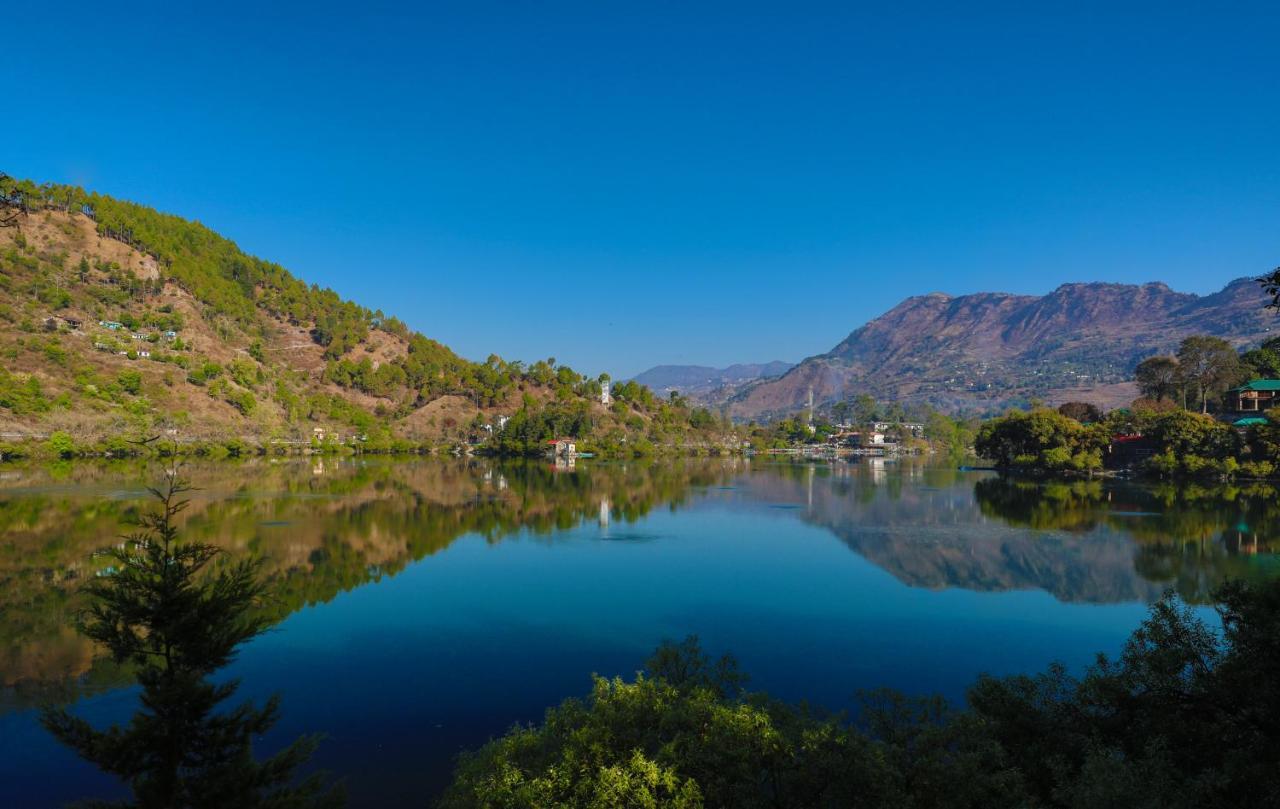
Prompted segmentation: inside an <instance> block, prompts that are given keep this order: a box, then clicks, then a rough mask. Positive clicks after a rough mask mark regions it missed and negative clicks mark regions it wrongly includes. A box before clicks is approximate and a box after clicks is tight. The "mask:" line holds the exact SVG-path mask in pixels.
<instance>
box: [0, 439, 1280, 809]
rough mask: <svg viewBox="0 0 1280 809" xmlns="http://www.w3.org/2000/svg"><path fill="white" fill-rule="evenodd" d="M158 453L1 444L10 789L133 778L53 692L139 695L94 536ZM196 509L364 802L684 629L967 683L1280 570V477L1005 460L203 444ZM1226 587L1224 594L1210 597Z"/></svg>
mask: <svg viewBox="0 0 1280 809" xmlns="http://www.w3.org/2000/svg"><path fill="white" fill-rule="evenodd" d="M161 468H162V467H160V466H159V464H158V462H152V463H151V464H150V465H147V464H144V463H129V464H118V465H117V464H101V465H93V464H76V465H70V464H68V465H61V466H57V467H52V468H28V467H21V466H3V467H0V805H4V806H24V807H42V806H59V805H62V804H63V803H65V802H66V801H69V800H72V799H76V798H85V797H115V796H120V795H121V794H122V793H121V791H120V787H119V786H118V785H116V784H115V782H114V781H112V780H111V779H109V778H106V777H104V776H102V775H101V774H99V773H98V772H97V771H96V770H94V769H93V768H92V767H91V766H90V765H87V764H85V763H83V762H81V761H80V760H79V759H77V758H76V757H75V756H74V755H73V754H72V753H70V752H69V751H67V750H65V749H63V748H61V747H59V746H58V745H57V744H56V743H55V742H53V741H52V740H51V739H50V738H49V737H48V736H47V735H46V734H45V733H44V731H43V730H42V729H41V728H40V726H39V724H38V721H37V718H36V712H35V707H34V706H37V705H39V704H40V703H41V702H42V701H44V700H47V699H51V698H55V697H63V698H72V699H74V700H75V707H74V710H75V711H76V713H78V714H79V715H81V716H84V717H85V718H87V719H89V720H90V721H92V722H94V723H98V724H101V723H105V722H108V721H113V720H114V721H120V720H124V719H127V717H128V716H129V715H130V714H131V713H132V711H133V710H134V708H135V702H136V697H137V692H136V689H134V688H133V687H132V685H131V683H130V681H129V677H128V674H127V673H126V672H123V671H121V670H119V669H118V668H116V667H115V666H114V665H112V664H111V662H110V661H109V660H107V659H104V658H103V657H102V656H101V654H100V653H98V652H97V650H95V649H94V648H93V647H92V646H91V645H90V644H89V643H88V642H87V641H86V640H85V639H83V638H82V637H80V636H79V635H78V634H77V633H76V632H75V630H74V616H75V614H76V610H77V609H78V608H79V606H80V601H79V599H77V597H76V591H77V587H78V585H79V584H80V583H81V582H83V581H86V580H89V579H91V578H92V577H94V576H97V575H109V573H110V571H109V569H108V567H109V561H108V559H107V558H106V557H104V556H102V555H101V554H100V553H97V554H96V553H95V551H100V550H101V549H102V548H104V547H107V546H109V545H111V544H114V543H115V542H116V539H115V538H116V537H117V536H118V535H119V534H121V533H123V532H125V531H127V530H129V524H130V521H131V520H133V519H134V518H136V516H137V515H138V514H139V513H140V512H142V511H143V510H145V509H148V508H150V507H151V503H150V502H149V500H148V497H147V494H146V489H145V487H146V486H147V485H148V484H151V483H154V482H155V481H156V479H157V478H158V476H159V474H160V470H161ZM186 473H187V476H188V477H189V478H190V479H191V480H192V482H193V483H194V484H195V485H196V486H198V487H199V491H197V492H195V493H193V495H192V500H193V502H192V506H191V508H190V509H189V511H188V512H187V513H186V514H185V515H184V519H183V535H184V536H185V537H188V538H194V539H200V540H202V541H206V542H211V543H215V544H217V545H219V546H221V547H223V548H225V549H226V550H227V551H228V552H229V553H230V554H232V555H235V556H256V557H260V558H262V559H263V560H264V565H265V567H264V570H265V571H266V574H267V575H268V576H269V577H270V578H271V579H272V581H273V582H274V583H275V586H276V590H275V592H276V593H277V596H276V598H275V600H274V601H273V604H272V606H271V609H272V615H273V617H274V618H277V619H278V623H277V624H276V625H275V626H274V628H273V629H272V630H271V631H270V632H268V633H267V634H266V635H264V636H261V637H260V638H258V639H256V640H255V641H253V642H252V643H251V644H249V645H248V646H247V647H246V648H245V649H244V650H243V651H242V653H241V654H240V656H239V658H238V659H237V660H236V661H235V662H234V663H233V664H232V666H231V667H230V668H229V670H228V674H229V675H230V676H232V677H237V678H240V680H241V681H242V685H241V691H240V696H241V697H245V698H256V699H261V698H264V697H265V696H267V695H269V694H272V693H275V692H279V693H280V694H281V695H282V696H283V706H282V714H283V715H282V719H281V721H280V723H279V724H278V725H277V727H276V728H275V729H274V730H273V731H272V732H271V733H270V734H269V735H268V736H267V737H266V738H265V739H263V740H262V742H261V744H260V746H259V747H260V750H262V751H269V750H272V749H276V748H278V747H280V746H282V745H283V744H284V743H286V742H287V741H288V740H290V739H292V738H294V737H296V736H298V735H299V734H302V733H312V732H319V733H323V734H325V737H326V738H325V741H324V742H323V743H322V745H321V747H320V749H319V752H318V753H317V755H316V757H315V759H314V760H315V762H316V764H317V766H318V767H320V768H322V769H325V770H328V771H329V772H331V773H333V774H335V775H337V776H339V777H341V778H343V779H345V780H346V782H347V784H348V787H349V790H350V794H351V799H352V801H351V802H352V805H353V806H381V805H399V804H416V805H424V804H426V803H427V802H428V801H429V800H430V798H431V797H432V796H433V795H434V794H435V793H436V792H437V791H438V790H439V789H440V788H441V787H442V786H443V785H444V784H445V783H446V782H447V780H448V778H449V773H450V771H451V767H452V761H453V759H454V757H455V756H456V754H457V753H458V751H459V750H460V749H463V748H468V747H474V746H476V745H478V744H480V743H482V742H483V741H485V740H486V739H487V738H489V737H490V736H492V735H495V734H500V733H502V732H503V731H504V730H505V729H506V728H508V727H510V726H511V725H512V724H513V723H515V722H527V721H536V720H537V719H539V718H540V717H541V715H542V712H543V710H544V709H545V708H546V707H548V706H550V705H553V704H555V703H557V702H559V701H560V700H562V699H564V698H565V697H568V696H577V695H581V694H584V693H585V692H586V691H587V690H588V688H589V685H590V682H589V676H590V675H591V674H592V673H593V672H595V673H599V674H604V675H623V676H631V675H632V674H633V673H634V672H635V670H636V669H638V668H640V667H641V666H642V664H643V661H644V660H645V658H646V657H647V655H648V654H649V653H650V652H651V651H652V650H653V648H654V647H655V646H656V645H657V644H658V643H659V642H660V641H662V640H663V639H668V638H670V639H679V638H682V637H684V636H686V635H688V634H697V635H698V636H699V637H700V638H701V640H702V643H703V645H704V647H705V648H706V649H707V650H708V651H709V652H711V653H714V654H720V653H723V652H731V653H733V654H734V655H735V656H736V657H737V658H738V659H739V661H740V662H741V664H742V667H743V669H744V670H745V671H746V672H747V673H749V674H750V676H751V682H750V685H751V686H752V687H754V688H758V689H764V690H767V691H769V692H771V693H773V694H775V695H776V696H780V697H783V698H786V699H793V700H798V699H807V700H810V701H812V702H816V703H819V704H821V705H824V706H826V707H828V708H832V709H852V708H853V707H855V705H856V695H857V692H858V691H859V689H867V688H874V687H878V686H891V687H893V688H897V689H899V690H902V691H906V692H910V693H915V694H924V693H934V692H937V693H941V694H943V695H945V696H947V697H948V698H950V699H953V700H957V701H962V700H963V698H964V692H965V688H966V686H967V685H968V684H969V683H971V682H972V681H973V679H974V678H975V677H976V676H977V675H978V674H979V673H980V672H991V673H996V674H1005V673H1013V672H1031V671H1035V670H1040V669H1043V668H1044V667H1045V666H1047V665H1048V664H1049V663H1050V662H1052V661H1055V660H1060V661H1063V662H1064V663H1066V664H1067V665H1068V666H1069V667H1071V668H1073V669H1076V670H1079V669H1081V668H1083V667H1084V666H1086V665H1087V664H1089V663H1090V662H1091V661H1092V660H1093V657H1094V655H1095V653H1097V652H1107V653H1114V652H1116V651H1118V650H1119V649H1120V647H1121V645H1122V644H1123V642H1124V639H1125V638H1126V636H1127V635H1128V633H1129V632H1130V631H1132V630H1133V628H1134V627H1135V626H1137V624H1138V623H1139V622H1140V621H1141V620H1142V618H1143V616H1144V614H1145V610H1146V605H1147V604H1148V603H1149V602H1150V601H1151V600H1153V599H1155V598H1157V597H1159V595H1160V593H1161V592H1162V591H1164V590H1165V589H1166V588H1170V587H1172V588H1174V589H1175V590H1177V591H1178V592H1179V593H1180V594H1182V595H1183V597H1184V598H1186V599H1188V600H1189V601H1191V602H1193V603H1196V604H1199V605H1204V604H1205V603H1207V601H1208V598H1209V593H1210V592H1211V591H1212V589H1213V588H1214V587H1215V586H1216V584H1218V583H1219V582H1221V581H1222V580H1224V579H1225V578H1228V577H1245V578H1255V577H1261V576H1268V575H1272V574H1273V573H1276V572H1277V571H1278V570H1280V565H1278V562H1277V556H1276V551H1277V549H1278V546H1280V540H1278V538H1277V531H1278V528H1277V526H1280V520H1278V519H1277V517H1280V513H1278V512H1280V503H1278V501H1277V494H1276V491H1275V490H1274V489H1271V488H1269V487H1256V488H1248V487H1245V488H1240V487H1200V486H1183V487H1177V486H1171V485H1168V486H1142V485H1137V484H1132V483H1125V482H1119V481H1105V482H1104V481H1079V482H1047V483H1035V482H1029V481H1019V480H1009V479H1002V478H1000V477H997V476H995V475H994V474H991V473H986V472H962V471H958V470H956V469H955V468H954V467H953V466H949V465H944V464H937V463H934V464H930V463H926V462H919V461H917V460H914V459H906V460H903V461H901V462H894V461H885V460H882V459H868V460H863V461H855V462H851V463H843V462H840V463H832V464H826V463H815V464H803V463H785V462H772V461H768V460H762V459H759V458H756V459H745V458H735V459H689V460H681V461H662V462H652V463H647V462H627V463H623V462H590V461H579V462H578V464H577V465H576V467H573V468H568V467H561V468H559V469H557V468H553V467H551V466H549V465H547V464H543V463H519V464H497V463H489V462H484V461H473V460H469V461H439V460H409V461H402V460H387V459H372V460H370V459H359V458H357V459H345V458H344V459H336V458H330V457H324V458H311V459H290V460H281V461H278V462H276V461H271V460H268V459H253V460H249V461H245V462H241V463H231V462H223V463H218V464H208V465H203V466H202V465H193V466H190V467H188V468H187V469H186ZM1200 609H1201V610H1202V612H1203V613H1204V614H1205V616H1206V617H1209V618H1211V617H1212V612H1211V610H1210V609H1209V608H1207V607H1204V606H1201V607H1200Z"/></svg>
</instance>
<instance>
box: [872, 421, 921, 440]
mask: <svg viewBox="0 0 1280 809" xmlns="http://www.w3.org/2000/svg"><path fill="white" fill-rule="evenodd" d="M871 429H873V430H875V431H876V432H878V433H892V432H896V433H899V434H901V435H910V436H913V437H915V438H919V437H920V436H922V435H924V425H923V424H920V423H919V422H915V421H877V422H873V423H872V424H871Z"/></svg>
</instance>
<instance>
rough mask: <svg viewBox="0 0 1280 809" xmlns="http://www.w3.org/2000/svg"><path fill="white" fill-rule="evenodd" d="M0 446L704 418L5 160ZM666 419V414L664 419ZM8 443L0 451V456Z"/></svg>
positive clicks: (656, 432) (459, 434)
mask: <svg viewBox="0 0 1280 809" xmlns="http://www.w3.org/2000/svg"><path fill="white" fill-rule="evenodd" d="M0 213H3V214H4V216H3V218H0V357H2V359H0V445H3V444H6V443H13V442H21V441H23V440H25V439H35V440H40V441H43V440H45V439H46V438H47V437H49V436H51V435H53V434H54V433H55V432H59V431H61V432H65V433H67V434H68V435H69V436H70V437H71V438H72V439H73V440H74V441H75V442H76V444H77V445H81V444H84V445H94V446H98V447H99V449H105V450H106V451H114V450H113V449H112V448H111V447H106V446H102V445H103V444H104V442H106V443H109V442H112V441H116V442H120V441H123V440H125V439H127V438H137V437H141V436H144V435H157V434H158V435H172V436H177V437H179V440H189V441H211V442H215V443H225V442H228V441H249V442H258V443H262V444H265V443H267V442H271V443H283V444H289V443H307V442H310V441H312V440H313V439H315V438H317V437H319V438H320V440H325V441H328V440H331V439H332V438H333V437H334V436H335V435H336V436H339V437H340V439H339V440H343V441H350V440H353V437H356V438H355V440H359V441H362V442H373V443H366V444H365V446H367V447H371V448H372V447H374V446H376V445H377V444H378V442H394V441H397V440H409V441H415V442H422V443H425V444H430V445H440V444H442V443H454V442H460V441H465V440H468V439H472V438H477V437H479V438H483V437H485V435H486V432H485V428H484V426H483V425H485V424H493V423H498V422H500V419H499V417H500V416H502V415H507V416H510V415H512V414H514V413H516V412H517V411H520V410H522V408H526V405H528V408H527V409H528V410H529V411H537V412H538V413H540V414H542V415H545V416H546V418H545V419H543V421H546V424H545V425H543V424H541V422H539V424H540V425H541V426H539V428H538V429H542V428H543V427H546V428H547V429H552V430H555V429H569V427H570V426H572V427H573V428H574V429H575V430H579V431H581V432H580V433H576V434H579V435H580V436H584V437H585V436H586V435H587V434H588V433H589V434H591V435H593V436H613V437H614V438H616V439H617V440H619V441H620V440H622V436H625V435H632V436H637V437H638V436H641V435H643V436H644V437H645V438H646V439H647V440H649V441H650V442H653V443H655V444H656V443H676V442H678V441H679V440H682V439H683V438H684V437H685V434H687V433H689V432H690V431H696V430H697V429H699V428H695V427H694V426H692V425H691V423H690V420H691V419H692V418H693V417H694V416H696V417H697V418H698V419H700V422H699V423H700V424H702V425H703V428H702V429H703V432H706V431H707V430H709V429H711V428H710V427H707V426H706V425H708V424H709V422H710V416H709V414H706V413H694V412H693V411H692V409H691V408H689V407H688V406H687V405H686V404H685V403H683V402H666V401H663V402H657V401H656V400H655V399H654V397H653V396H652V395H651V394H650V393H649V392H648V391H647V390H646V389H642V388H641V387H640V386H636V385H630V386H628V385H619V386H617V387H616V388H615V396H614V399H615V401H614V402H613V404H612V405H606V404H604V403H602V402H601V398H600V391H601V384H600V383H601V380H600V379H595V378H588V377H585V376H583V375H581V374H578V373H576V372H574V371H573V370H572V369H571V368H568V367H566V366H562V365H561V366H557V365H555V364H554V361H553V360H552V361H537V362H533V363H530V364H528V365H526V364H524V363H522V362H514V361H513V362H508V361H504V360H503V359H501V358H499V357H497V356H491V357H490V358H489V359H488V360H487V361H485V362H483V363H478V362H472V361H469V360H467V359H465V358H463V357H459V356H458V355H457V354H455V353H454V352H453V351H451V350H450V349H449V348H448V347H446V346H444V345H441V344H440V343H438V342H436V341H434V340H431V339H429V338H427V337H425V336H423V335H421V334H418V333H415V332H413V331H411V330H410V329H409V328H408V327H407V326H406V325H405V324H404V323H402V322H400V321H399V320H397V319H396V318H394V317H391V316H388V315H385V314H384V313H382V312H380V311H370V310H368V309H366V308H364V307H362V306H360V305H358V304H356V303H353V302H350V301H344V300H342V299H341V298H340V297H339V296H338V295H337V294H336V293H334V292H333V291H331V290H327V289H320V288H319V287H316V286H314V285H309V284H306V283H305V282H303V281H302V280H300V279H298V278H297V277H295V276H293V275H292V274H290V273H289V272H288V271H287V270H285V269H284V268H283V267H281V266H279V265H277V264H274V263H271V262H268V261H264V260H262V259H259V258H257V257H254V256H250V255H248V254H246V253H244V252H243V251H241V250H240V249H239V248H238V247H237V246H236V245H235V244H234V243H233V242H231V241H230V240H228V239H226V238H224V237H222V236H220V235H219V234H217V233H215V232H213V231H212V230H210V229H208V228H207V227H204V226H203V225H201V224H200V223H198V222H192V221H189V220H185V219H182V218H180V217H177V216H172V215H169V214H164V213H160V212H158V211H155V210H153V209H151V208H148V207H145V206H142V205H137V204H134V203H130V202H125V201H121V200H117V199H114V198H111V197H108V196H105V195H101V194H96V193H91V192H86V191H84V190H83V189H80V188H76V187H73V186H58V185H39V186H38V185H35V184H34V183H32V182H30V181H17V180H14V179H13V178H10V177H8V176H7V175H3V174H0ZM659 416H660V418H659ZM3 454H4V453H3V449H0V456H2V455H3Z"/></svg>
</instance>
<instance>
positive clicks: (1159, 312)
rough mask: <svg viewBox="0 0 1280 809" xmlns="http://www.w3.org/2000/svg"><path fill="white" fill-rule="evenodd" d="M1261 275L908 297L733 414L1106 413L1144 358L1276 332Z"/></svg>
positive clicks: (756, 388) (761, 389)
mask: <svg viewBox="0 0 1280 809" xmlns="http://www.w3.org/2000/svg"><path fill="white" fill-rule="evenodd" d="M1268 300H1269V299H1268V298H1267V296H1266V295H1265V294H1264V292H1263V290H1262V288H1261V287H1260V286H1259V285H1258V283H1257V282H1256V281H1254V280H1252V279H1248V278H1245V279H1239V280H1236V281H1232V282H1231V283H1230V284H1228V285H1227V286H1226V287H1225V288H1223V289H1222V290H1221V291H1219V292H1216V293H1214V294H1212V295H1205V296H1197V295H1192V294H1187V293H1180V292H1175V291H1174V290H1172V289H1170V288H1169V287H1168V286H1166V285H1164V284H1161V283H1150V284H1142V285H1128V284H1101V283H1091V284H1064V285H1062V286H1060V287H1058V288H1057V289H1055V290H1054V291H1053V292H1051V293H1049V294H1047V295H1043V296H1032V295H1011V294H1007V293H1002V292H984V293H978V294H973V295H962V296H959V297H952V296H949V295H944V294H941V293H933V294H930V295H922V296H917V297H912V298H908V299H907V300H905V301H903V302H902V303H900V304H899V305H897V306H896V307H894V308H893V309H891V310H889V311H888V312H886V313H885V314H883V315H881V316H880V317H877V318H876V319H874V320H872V321H871V322H869V323H867V324H866V325H864V326H862V327H860V328H858V329H856V330H855V331H853V332H852V333H851V334H850V335H849V336H848V337H846V338H845V339H844V340H843V341H841V342H840V344H839V345H837V346H835V347H834V348H833V349H831V350H830V351H828V352H827V353H825V354H820V355H818V356H814V357H809V358H808V359H806V360H804V361H803V362H801V363H800V364H799V365H797V366H796V367H795V368H792V369H791V370H790V371H788V372H787V373H786V374H784V375H783V376H782V377H780V378H778V379H775V380H769V381H764V382H760V383H757V384H753V385H751V386H749V387H748V388H746V389H745V390H742V391H740V392H739V393H737V394H736V395H735V396H734V397H733V398H732V400H731V403H730V405H731V409H732V413H733V415H734V416H736V417H739V418H761V417H768V416H771V415H778V414H783V413H790V412H795V411H796V410H798V409H800V408H801V407H803V406H804V404H805V402H806V400H807V398H808V395H809V391H810V389H812V390H813V394H814V398H815V401H817V402H819V403H827V402H832V401H835V400H838V399H844V398H849V397H852V396H855V395H858V394H863V393H866V394H870V395H872V396H874V397H876V398H877V399H881V400H890V401H903V402H920V403H925V404H929V405H932V406H935V407H939V408H942V409H945V410H950V411H976V412H991V411H998V410H1001V409H1003V408H1005V407H1007V406H1009V405H1012V404H1018V403H1022V402H1026V401H1027V400H1028V399H1030V398H1032V397H1037V398H1042V399H1045V400H1047V401H1049V402H1051V403H1056V402H1058V401H1064V400H1067V399H1087V400H1089V401H1093V402H1096V403H1098V404H1101V405H1106V406H1116V405H1121V404H1126V403H1128V402H1129V401H1130V400H1132V399H1133V398H1134V397H1135V396H1136V395H1137V393H1136V388H1135V387H1134V386H1133V384H1132V382H1131V380H1132V372H1133V368H1134V366H1135V365H1136V364H1137V363H1138V362H1139V361H1140V360H1142V359H1143V358H1145V357H1149V356H1151V355H1153V354H1160V353H1171V352H1172V351H1173V350H1174V349H1175V348H1176V347H1177V345H1178V342H1179V341H1181V340H1182V339H1183V338H1184V337H1187V336H1189V335H1192V334H1211V335H1215V336H1219V337H1223V338H1226V339H1228V340H1230V341H1231V342H1232V343H1234V344H1236V345H1237V346H1245V345H1249V344H1253V343H1258V342H1260V341H1261V340H1263V339H1265V337H1267V336H1269V332H1270V330H1271V329H1272V328H1273V327H1275V326H1276V325H1277V324H1276V320H1275V315H1274V314H1273V313H1271V312H1269V311H1267V310H1266V309H1264V306H1265V304H1266V303H1267V302H1268Z"/></svg>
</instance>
